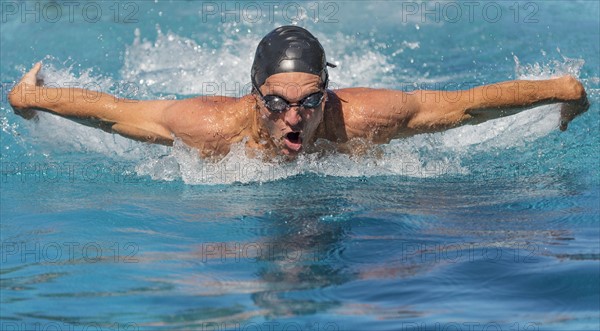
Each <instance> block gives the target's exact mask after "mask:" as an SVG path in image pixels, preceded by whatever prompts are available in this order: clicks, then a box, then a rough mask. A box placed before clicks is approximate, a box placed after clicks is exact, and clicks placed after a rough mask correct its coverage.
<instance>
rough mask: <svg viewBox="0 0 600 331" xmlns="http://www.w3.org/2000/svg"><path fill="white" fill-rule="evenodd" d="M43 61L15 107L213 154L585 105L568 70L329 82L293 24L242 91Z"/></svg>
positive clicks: (396, 134) (321, 55) (386, 135)
mask: <svg viewBox="0 0 600 331" xmlns="http://www.w3.org/2000/svg"><path fill="white" fill-rule="evenodd" d="M41 66H42V65H41V63H37V64H35V65H34V67H33V68H32V69H31V70H30V71H29V72H27V73H26V74H25V75H24V76H23V78H22V79H21V81H20V82H19V83H18V84H17V85H16V86H15V87H14V88H13V90H12V91H11V92H10V94H9V102H10V104H11V106H12V107H13V109H14V111H15V113H16V114H18V115H20V116H22V117H24V118H26V119H30V118H33V117H35V114H36V111H38V110H41V111H46V112H50V113H52V114H55V115H58V116H62V117H66V118H69V119H72V120H76V121H77V122H79V123H82V124H85V125H88V126H93V127H98V128H101V129H104V130H105V131H108V132H113V133H118V134H120V135H123V136H125V137H128V138H131V139H135V140H140V141H145V142H151V143H159V144H165V145H172V144H173V142H174V139H180V140H181V141H183V142H184V143H185V144H187V145H189V146H191V147H194V148H197V149H198V150H199V152H200V155H201V156H202V157H207V158H218V157H222V156H224V155H226V154H227V153H229V151H230V148H231V146H232V145H233V144H236V143H240V142H243V141H245V144H246V147H247V151H252V150H261V151H263V153H265V155H267V156H277V155H285V156H287V157H289V158H293V157H295V156H296V155H297V154H298V153H301V152H306V153H310V152H311V150H312V149H313V147H314V143H315V141H316V140H317V139H325V140H328V141H330V142H332V143H333V144H334V145H335V146H342V145H343V144H344V143H347V142H349V141H351V140H353V139H355V138H356V139H362V140H363V141H366V142H368V143H372V144H385V143H388V142H390V140H392V139H397V138H402V137H407V136H411V135H415V134H419V133H426V132H437V131H443V130H446V129H450V128H454V127H457V126H461V125H465V124H477V123H481V122H484V121H487V120H490V119H494V118H499V117H503V116H507V115H511V114H515V113H517V112H518V111H521V110H524V109H526V108H530V107H535V106H539V105H543V104H550V103H563V106H562V108H561V120H560V124H559V127H560V130H562V131H564V130H566V129H567V125H568V123H569V122H570V121H571V120H573V118H575V117H576V116H578V115H580V114H581V113H583V112H585V111H586V110H587V109H588V107H589V103H588V100H587V96H586V92H585V90H584V88H583V86H582V84H581V83H580V82H579V81H577V80H576V79H575V78H573V77H571V76H563V77H560V78H556V79H548V80H535V81H528V80H515V81H507V82H501V83H496V84H492V85H484V86H479V87H475V88H472V89H468V90H459V91H430V90H417V91H413V92H402V91H397V90H390V89H373V88H362V87H357V88H344V89H338V90H328V89H327V84H328V82H329V75H328V67H334V66H333V65H331V64H330V63H328V62H327V60H326V58H325V52H324V50H323V47H322V46H321V44H320V43H319V41H318V40H317V39H316V38H315V37H314V36H313V35H312V34H311V33H310V32H308V31H307V30H305V29H303V28H300V27H297V26H282V27H279V28H277V29H275V30H273V31H271V32H270V33H269V34H267V35H266V36H265V37H264V38H263V39H262V40H261V41H260V43H259V44H258V47H257V49H256V54H255V57H254V63H253V64H252V71H251V77H250V78H251V81H252V86H253V89H252V92H251V93H250V94H248V95H245V96H242V97H240V98H234V97H224V96H201V97H196V98H190V99H183V100H147V101H139V100H125V99H118V98H115V97H113V96H111V95H108V94H103V93H99V92H92V91H86V90H83V89H56V88H50V87H44V86H42V84H40V82H39V81H38V80H37V78H36V76H37V74H38V72H39V71H40V69H41ZM90 95H92V96H94V98H93V99H94V100H93V101H89V99H90ZM44 96H47V97H44ZM340 150H342V148H340Z"/></svg>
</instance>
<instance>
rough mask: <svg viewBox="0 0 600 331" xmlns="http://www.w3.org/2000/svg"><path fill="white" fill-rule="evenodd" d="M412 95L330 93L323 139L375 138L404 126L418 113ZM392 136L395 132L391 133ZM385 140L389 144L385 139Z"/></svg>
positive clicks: (369, 90) (365, 91)
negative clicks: (394, 128) (391, 129)
mask: <svg viewBox="0 0 600 331" xmlns="http://www.w3.org/2000/svg"><path fill="white" fill-rule="evenodd" d="M413 99H414V97H413V95H412V94H409V93H405V92H402V91H397V90H389V89H373V88H362V87H356V88H346V89H339V90H333V91H329V93H328V101H327V107H326V110H325V116H324V126H325V128H326V129H325V130H324V132H327V133H324V134H323V136H324V137H325V138H327V139H329V140H337V141H345V140H349V139H352V138H372V139H373V140H376V141H379V140H380V139H378V138H379V137H382V135H381V134H378V133H379V132H381V130H382V129H385V130H384V131H385V132H388V131H390V130H387V129H386V128H389V127H392V126H394V127H397V126H402V125H404V124H405V123H406V122H407V121H408V120H409V119H410V118H411V117H412V116H413V115H414V113H415V111H416V109H415V107H414V100H413ZM390 132H391V131H390ZM384 140H387V135H385V138H384Z"/></svg>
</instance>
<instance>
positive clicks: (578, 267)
mask: <svg viewBox="0 0 600 331" xmlns="http://www.w3.org/2000/svg"><path fill="white" fill-rule="evenodd" d="M1 9H2V13H1V15H0V16H1V17H2V29H1V31H0V36H1V44H2V45H1V49H0V61H1V63H0V68H1V70H2V83H3V85H2V103H1V109H0V111H1V113H2V118H1V119H2V132H1V140H2V148H1V150H2V154H1V161H2V179H1V181H0V183H1V185H2V189H1V211H0V216H1V223H0V230H1V232H0V238H1V247H0V248H1V254H0V255H1V259H2V260H1V263H2V270H1V286H0V291H1V299H0V302H1V309H2V310H1V314H0V323H1V324H2V328H1V329H2V330H32V329H33V330H146V329H165V330H174V329H198V330H313V331H321V330H331V331H332V330H436V331H438V330H439V331H444V330H448V331H449V330H473V331H475V330H477V331H478V330H585V329H591V330H594V329H597V328H598V326H599V319H600V315H599V313H598V311H599V308H600V307H599V306H600V304H599V300H600V295H599V292H600V285H599V284H600V282H599V277H600V264H599V260H600V258H599V257H600V255H599V254H600V243H599V239H598V238H599V236H600V228H599V216H598V215H599V213H600V205H599V204H600V190H599V186H600V185H599V173H598V169H599V168H600V167H599V156H600V151H599V146H600V144H599V142H600V141H599V140H600V138H599V137H600V132H599V131H600V130H599V126H600V125H599V124H600V116H599V115H600V108H599V106H598V105H599V101H600V92H599V91H600V90H599V88H600V78H599V77H600V63H599V58H600V56H599V55H600V45H599V41H598V40H600V32H599V31H600V22H599V21H598V17H600V6H599V4H598V2H595V1H552V2H541V1H540V2H536V1H528V2H476V1H475V2H451V1H450V2H429V3H421V2H396V1H371V2H361V1H353V2H335V1H326V2H277V1H275V2H228V3H220V2H193V1H154V2H111V1H106V2H77V1H71V2H64V1H48V2H33V1H31V2H10V1H6V2H2V8H1ZM290 23H297V24H299V25H301V26H304V27H306V28H308V29H309V30H310V31H312V32H313V33H314V34H315V35H316V36H317V37H318V38H319V40H320V41H321V42H322V44H323V46H324V48H325V50H326V52H327V54H328V60H329V61H331V62H334V63H336V64H338V67H337V68H336V69H332V70H330V74H331V80H332V86H333V87H336V86H337V87H347V86H370V87H386V88H396V89H403V90H413V89H416V88H446V89H456V88H462V87H465V88H466V87H470V86H475V85H480V84H484V83H492V82H498V81H502V80H509V79H515V78H531V79H543V78H548V77H552V76H555V75H561V74H565V73H570V74H573V75H576V76H578V77H579V79H580V80H581V81H582V82H583V84H584V86H585V87H586V90H587V92H588V97H589V100H590V102H591V107H590V109H589V110H588V112H587V113H585V114H583V115H582V116H581V117H579V118H577V119H575V120H574V121H573V122H572V123H571V125H570V127H569V130H568V131H566V132H559V131H558V129H557V123H558V117H559V116H558V108H557V107H556V106H543V107H537V108H534V109H531V110H528V111H526V112H523V113H520V114H518V115H515V116H512V117H507V118H503V119H499V120H495V121H490V122H486V123H483V124H481V125H478V126H465V127H461V128H457V129H454V130H450V131H447V132H445V133H436V134H425V135H418V136H415V137H412V138H407V139H402V140H395V141H392V142H391V143H390V144H388V145H385V146H381V147H378V148H371V149H369V148H367V149H366V152H365V154H364V155H362V156H356V157H348V156H344V155H337V154H325V155H320V156H319V157H317V156H315V155H304V156H302V157H300V158H299V159H298V160H297V161H295V162H292V163H290V164H277V163H268V162H263V161H259V160H253V159H248V158H246V157H245V156H244V154H243V153H242V152H241V150H234V151H233V152H232V153H231V154H230V155H229V156H228V157H226V158H225V159H224V160H222V161H221V162H219V163H217V164H212V163H207V162H204V161H202V160H200V159H198V158H197V157H196V155H195V153H194V151H193V150H190V149H189V148H187V147H186V146H184V145H183V144H181V143H179V142H177V143H176V145H175V146H174V147H173V148H167V147H161V146H149V145H146V144H143V143H138V142H131V141H128V140H126V139H124V138H121V137H118V136H113V135H109V134H106V133H104V132H102V131H100V130H94V129H90V128H85V127H81V126H79V125H77V124H75V123H72V122H69V121H66V120H63V119H59V118H55V117H53V116H51V115H48V114H40V116H39V119H38V120H37V121H30V122H27V121H24V120H23V119H21V118H19V117H17V116H16V115H14V114H13V113H12V110H11V108H10V106H9V105H8V104H7V102H6V93H7V91H8V90H9V89H10V86H12V84H13V83H14V81H15V80H17V79H18V78H19V77H20V76H21V75H22V74H23V72H24V70H25V69H26V68H29V67H30V65H31V64H32V63H34V62H35V61H38V60H40V59H43V60H44V63H45V64H44V66H45V67H44V69H43V72H42V74H43V77H44V80H45V82H46V83H47V84H55V85H58V86H82V87H87V88H92V89H96V90H98V89H99V90H102V91H106V92H110V93H114V94H118V95H120V96H124V97H136V98H143V99H150V98H183V97H188V96H192V95H198V94H205V95H210V94H227V95H239V94H243V93H245V92H247V91H248V86H249V70H250V64H251V61H252V57H253V52H254V48H255V47H256V43H257V42H258V41H259V40H260V38H261V37H262V36H263V35H264V34H265V33H266V32H268V31H270V30H271V29H272V28H274V27H275V26H278V25H281V24H290Z"/></svg>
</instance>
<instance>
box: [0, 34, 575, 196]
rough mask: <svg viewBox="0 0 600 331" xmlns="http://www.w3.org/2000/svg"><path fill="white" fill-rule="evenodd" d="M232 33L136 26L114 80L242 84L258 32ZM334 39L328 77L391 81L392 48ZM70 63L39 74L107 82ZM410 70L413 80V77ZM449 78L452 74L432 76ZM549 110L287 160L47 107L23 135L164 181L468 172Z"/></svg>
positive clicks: (521, 139) (198, 88)
mask: <svg viewBox="0 0 600 331" xmlns="http://www.w3.org/2000/svg"><path fill="white" fill-rule="evenodd" d="M224 29H239V27H233V26H229V27H225V28H224ZM240 35H243V33H239V34H238V35H235V34H234V36H233V37H232V34H231V33H227V32H226V33H223V38H224V39H223V40H222V43H221V46H219V47H217V48H216V49H210V48H209V47H207V46H206V45H204V44H202V45H201V44H198V43H197V42H195V41H194V40H191V39H188V38H185V37H181V36H178V35H176V34H174V33H172V32H167V33H163V32H162V31H161V30H160V29H159V28H157V36H156V40H155V41H149V40H147V39H144V38H142V36H141V35H140V33H139V31H136V34H135V36H134V40H133V43H132V44H131V45H130V46H129V47H127V51H126V53H125V61H124V65H123V68H122V70H121V75H122V77H123V80H124V81H135V82H137V83H138V84H140V87H141V91H142V94H141V95H142V96H144V97H148V98H165V95H164V94H178V95H190V94H193V95H196V94H202V93H203V92H205V91H203V90H202V89H203V87H202V84H199V82H211V81H212V82H228V84H231V82H233V83H235V84H239V85H240V86H243V85H244V84H247V82H248V81H249V78H248V77H249V68H250V65H251V61H252V54H253V52H254V47H255V45H256V43H257V42H258V40H259V38H258V37H255V38H250V39H245V38H243V36H240ZM334 39H335V40H336V41H335V43H333V42H328V41H327V40H328V39H325V40H326V41H325V42H324V46H325V48H327V49H330V50H331V54H332V55H333V56H332V57H333V58H337V59H339V60H340V62H342V63H344V66H343V67H342V68H339V69H336V70H334V71H332V74H331V76H332V80H334V81H336V82H338V84H339V85H341V86H361V85H363V86H365V85H368V86H374V85H379V86H383V87H393V81H394V80H395V79H397V78H398V77H393V75H391V74H390V73H391V72H392V70H393V68H394V65H393V62H392V59H391V58H390V57H391V56H393V55H385V54H384V53H381V52H379V51H378V50H376V49H370V48H369V46H368V45H367V44H362V45H361V44H358V46H357V43H356V41H355V40H352V38H346V37H344V36H341V35H339V36H334ZM233 41H235V42H233ZM403 47H406V52H410V51H411V50H412V49H415V48H418V43H417V44H414V43H410V42H407V43H405V44H404V46H403ZM48 62H50V63H48ZM215 63H216V65H215ZM515 63H516V68H515V70H516V74H517V76H518V78H527V79H544V78H549V77H553V76H556V75H561V74H564V73H569V74H573V75H575V76H577V75H578V74H579V71H580V69H581V66H582V65H583V61H582V60H573V59H566V58H565V59H564V61H562V62H560V61H554V62H551V63H548V64H545V65H540V64H533V65H521V64H520V63H519V61H518V58H516V57H515ZM75 71H76V68H74V67H73V66H66V65H64V64H61V63H56V61H47V62H46V64H45V66H44V69H43V76H44V78H45V79H47V80H49V81H54V82H59V83H65V82H76V83H77V84H80V85H81V86H83V85H85V84H87V83H91V82H94V83H96V84H98V85H99V86H100V88H101V89H102V90H105V91H107V90H110V88H111V86H112V85H113V84H114V83H115V82H114V80H113V79H112V78H110V77H103V76H101V75H98V74H94V73H93V72H92V71H91V70H87V69H84V70H81V71H80V72H79V73H78V75H76V74H75ZM457 75H460V74H457ZM405 78H406V77H405ZM410 78H411V79H412V80H414V81H417V82H418V81H419V79H418V77H410ZM449 78H452V77H444V78H441V79H442V80H447V79H449ZM432 79H435V78H432ZM242 92H244V91H243V90H239V91H238V93H240V94H243V93H242ZM166 97H172V96H166ZM558 109H559V106H558V105H550V106H542V107H536V108H533V109H530V110H527V111H524V112H521V113H519V114H517V115H514V116H510V117H505V118H501V119H497V120H492V121H488V122H485V123H482V124H480V125H477V126H463V127H459V128H455V129H452V130H448V131H445V132H442V133H434V134H421V135H417V136H414V137H410V138H406V139H398V140H394V141H392V142H391V143H389V144H387V145H383V146H380V147H377V148H374V149H373V150H369V151H367V153H366V154H365V155H362V156H348V155H342V154H336V153H329V154H327V153H326V155H321V156H317V155H316V154H313V155H301V156H300V157H299V158H298V159H297V160H295V161H293V162H277V161H273V162H265V161H262V159H260V158H258V159H253V158H248V157H246V154H245V152H244V143H243V142H242V143H239V144H237V145H234V146H233V147H232V150H231V152H230V153H229V154H228V155H227V156H226V157H225V158H223V159H222V160H220V161H218V162H216V163H215V162H211V161H206V160H203V159H201V158H200V157H199V156H198V153H197V151H196V150H195V149H193V148H190V147H188V146H186V145H185V144H183V143H182V142H181V141H179V140H176V141H175V144H174V146H173V148H166V147H161V146H151V145H149V144H145V143H140V142H135V141H131V140H128V139H126V138H122V137H120V136H117V135H112V134H108V133H105V132H102V131H100V130H97V129H93V128H88V127H84V126H81V125H79V124H75V123H73V122H70V121H68V120H65V119H62V118H59V117H57V116H52V115H49V114H40V117H39V121H38V123H37V124H27V125H28V126H29V131H30V135H31V136H33V137H37V138H38V139H37V140H39V141H48V142H46V144H49V145H50V146H52V148H53V150H55V151H60V150H68V151H71V150H79V151H89V152H94V153H99V154H103V155H108V156H111V157H114V158H122V159H126V160H129V161H133V162H134V163H135V164H136V166H135V171H136V173H137V174H138V175H140V176H149V177H151V178H152V179H156V180H166V181H173V180H182V181H183V182H185V183H188V184H228V183H233V182H242V183H248V182H267V181H272V180H279V179H284V178H289V177H293V176H296V175H303V174H309V173H312V174H317V175H320V176H338V177H362V176H366V177H370V176H384V175H402V176H408V177H417V178H427V177H439V176H448V175H450V176H453V175H464V174H468V173H470V171H471V170H470V168H471V167H473V166H474V165H473V164H469V162H468V161H465V160H468V159H470V155H471V154H473V153H474V152H477V153H490V152H492V151H494V150H495V149H504V148H510V147H514V146H519V145H523V144H527V143H528V142H531V141H534V140H536V139H538V138H540V137H543V136H546V135H548V134H549V133H550V132H552V131H553V130H556V129H557V125H558V120H559V111H558ZM3 126H6V125H4V124H3ZM49 137H52V138H51V139H48V138H49ZM44 138H45V139H44ZM463 163H465V164H463Z"/></svg>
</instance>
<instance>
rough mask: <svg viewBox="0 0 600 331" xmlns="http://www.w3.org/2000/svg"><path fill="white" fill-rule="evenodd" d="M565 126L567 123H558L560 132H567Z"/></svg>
mask: <svg viewBox="0 0 600 331" xmlns="http://www.w3.org/2000/svg"><path fill="white" fill-rule="evenodd" d="M567 126H568V122H566V121H560V126H559V129H560V131H567Z"/></svg>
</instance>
